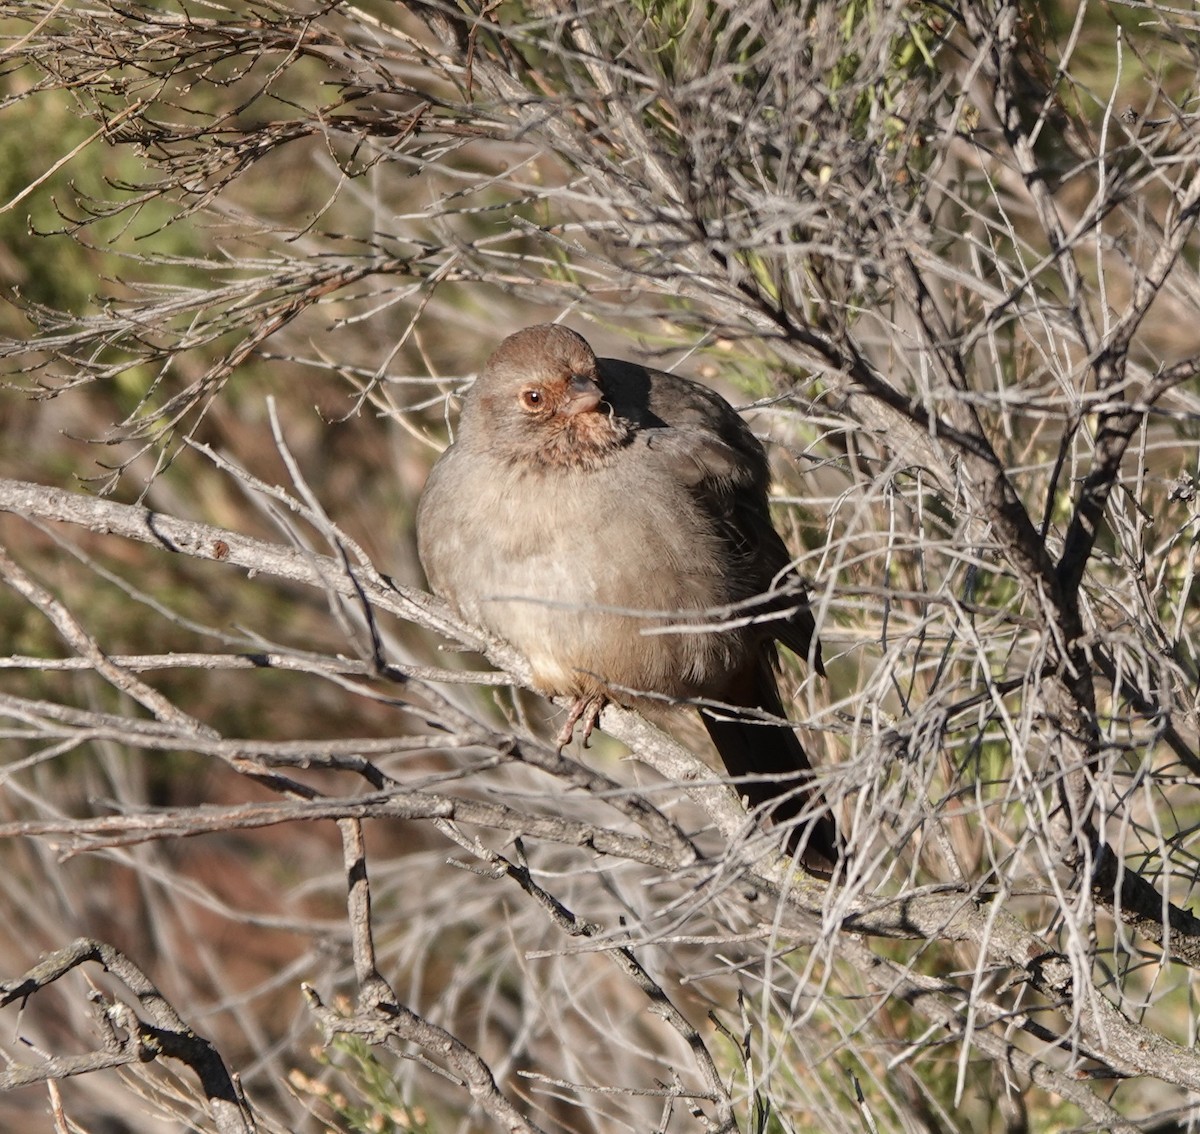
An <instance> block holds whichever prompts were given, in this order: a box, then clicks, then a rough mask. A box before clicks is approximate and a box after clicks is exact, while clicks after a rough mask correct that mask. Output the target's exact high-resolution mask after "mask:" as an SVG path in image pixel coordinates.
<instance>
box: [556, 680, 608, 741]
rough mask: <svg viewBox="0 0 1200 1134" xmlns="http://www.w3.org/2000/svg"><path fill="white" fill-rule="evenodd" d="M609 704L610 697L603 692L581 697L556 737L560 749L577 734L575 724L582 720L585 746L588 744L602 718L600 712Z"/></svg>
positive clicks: (572, 707)
mask: <svg viewBox="0 0 1200 1134" xmlns="http://www.w3.org/2000/svg"><path fill="white" fill-rule="evenodd" d="M607 704H608V698H607V697H605V696H604V694H603V693H593V694H591V696H588V697H579V698H578V699H577V700H576V701H575V704H573V705H572V706H571V711H570V712H569V713H568V714H567V720H566V723H565V724H564V725H563V726H562V728H561V729H560V730H559V733H558V735H557V736H556V737H555V738H554V740H555V743H556V744H557V745H558V750H559V751H560V752H561V751H562V750H563V749H564V748H566V746H567V745H568V744H570V743H571V740H572V739H573V738H574V736H575V726H576V725H577V724H579V722H580V721H582V722H583V737H582V740H583V746H584V748H586V747H587V746H588V740H589V738H590V737H591V735H592V729H594V728H595V727H596V721H597V720H599V719H600V714H601V713H602V712H603V711H604V706H605V705H607Z"/></svg>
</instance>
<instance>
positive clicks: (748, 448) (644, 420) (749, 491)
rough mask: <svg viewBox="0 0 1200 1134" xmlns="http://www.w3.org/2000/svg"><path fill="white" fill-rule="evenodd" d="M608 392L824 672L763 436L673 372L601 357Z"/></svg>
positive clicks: (779, 625)
mask: <svg viewBox="0 0 1200 1134" xmlns="http://www.w3.org/2000/svg"><path fill="white" fill-rule="evenodd" d="M600 363H601V375H602V382H603V385H604V389H605V392H606V395H607V396H608V398H609V400H610V403H611V404H612V406H613V408H614V410H615V411H616V412H617V413H618V414H621V415H622V416H624V417H626V418H628V419H629V420H630V421H632V422H633V424H634V425H635V426H636V427H637V428H636V432H635V434H634V435H633V439H632V443H633V444H640V445H645V446H647V448H649V449H650V450H651V451H652V452H654V453H655V454H656V457H657V462H656V463H657V464H658V467H659V468H660V469H662V470H663V471H664V472H665V473H666V474H667V475H669V476H671V477H672V478H674V479H675V480H676V481H677V482H678V483H680V484H682V485H685V486H686V487H687V488H689V489H690V490H691V491H692V493H693V494H694V495H695V497H696V499H697V500H698V501H699V502H700V503H701V504H703V506H704V507H705V508H706V509H707V510H708V511H709V512H710V514H711V515H712V516H713V518H714V519H715V520H716V521H717V523H718V525H719V526H720V528H721V531H722V532H723V534H724V537H725V541H726V544H727V546H728V547H729V549H730V555H731V569H732V570H733V571H734V572H735V573H736V575H737V576H738V578H739V580H740V582H741V585H740V586H739V587H738V588H737V590H739V591H741V592H742V593H741V594H740V595H739V597H742V598H747V599H749V598H751V597H753V596H755V595H760V594H761V595H764V596H765V597H764V600H763V602H762V604H761V607H755V608H754V613H762V614H763V615H768V616H770V615H773V616H774V617H772V618H770V619H769V621H768V622H766V623H764V626H766V627H767V631H768V633H769V634H770V636H772V637H774V638H776V639H778V640H779V641H780V642H782V643H783V644H784V645H785V646H787V647H788V649H790V650H792V652H793V653H796V654H798V655H799V656H800V657H803V658H805V659H809V660H811V663H812V665H813V666H814V668H815V669H816V670H817V672H818V673H824V672H825V670H824V666H823V664H822V661H821V647H820V644H819V643H818V642H817V641H816V640H815V635H816V623H815V621H814V619H813V615H812V611H811V609H810V608H809V606H808V599H807V593H806V591H805V588H804V583H803V580H802V579H801V578H800V576H799V575H798V574H797V573H796V572H795V571H794V570H793V569H792V568H791V561H792V560H791V555H790V554H789V552H788V550H787V546H786V545H785V544H784V542H783V540H782V539H781V538H780V536H779V533H778V532H777V531H776V530H775V527H774V525H773V524H772V523H771V513H770V508H769V506H768V502H767V490H768V487H769V485H770V475H771V474H770V466H769V465H768V462H767V454H766V451H765V450H764V449H763V447H762V444H761V442H760V441H759V440H758V438H757V437H755V436H754V434H753V433H752V432H751V431H750V427H749V426H748V425H747V424H746V423H745V421H744V420H743V419H742V417H741V415H740V414H738V413H737V411H736V410H735V409H734V408H733V407H732V406H731V405H730V404H729V403H728V402H727V401H725V399H724V398H722V397H721V396H720V395H719V394H717V393H715V392H714V391H712V390H710V389H708V387H707V386H702V385H700V384H699V383H698V382H692V381H690V380H689V379H687V378H681V377H679V376H678V375H675V374H666V373H663V372H662V371H657V370H650V369H648V368H646V367H641V366H635V365H634V364H633V363H628V362H621V361H619V360H616V359H601V360H600Z"/></svg>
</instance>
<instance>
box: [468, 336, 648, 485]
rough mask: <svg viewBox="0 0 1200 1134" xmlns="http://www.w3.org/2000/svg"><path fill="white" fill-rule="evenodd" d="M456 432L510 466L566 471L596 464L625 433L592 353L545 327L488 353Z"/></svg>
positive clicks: (625, 425)
mask: <svg viewBox="0 0 1200 1134" xmlns="http://www.w3.org/2000/svg"><path fill="white" fill-rule="evenodd" d="M461 429H462V430H463V431H464V432H467V431H470V432H475V433H478V434H480V435H485V436H487V438H488V439H489V442H490V445H491V447H492V448H493V450H494V451H498V452H499V453H500V455H501V456H504V457H507V458H508V459H510V460H512V461H514V462H529V463H533V464H537V465H542V466H560V467H571V468H592V467H595V466H596V465H598V464H601V463H603V461H604V460H605V458H606V456H607V455H608V454H610V453H612V452H613V450H615V449H617V448H619V447H620V446H621V445H622V444H624V442H625V440H626V439H627V438H628V436H629V432H630V426H629V423H628V422H626V421H624V420H623V419H622V418H620V417H619V416H618V415H617V413H616V412H615V410H614V409H613V407H612V406H611V405H610V404H609V403H608V402H607V401H606V400H605V393H604V386H603V379H602V377H601V373H600V369H599V367H598V365H597V362H596V356H595V354H594V353H593V352H592V348H591V347H590V346H588V344H587V342H586V340H585V339H583V338H582V337H581V336H580V335H577V334H576V333H575V332H574V331H572V330H569V329H568V328H566V327H560V326H557V325H556V324H549V323H544V324H541V325H539V326H536V327H526V328H525V329H524V330H523V331H518V332H517V333H516V334H514V335H510V336H509V337H508V338H507V339H505V340H504V342H502V343H501V344H500V346H499V347H497V348H496V350H495V352H494V353H493V354H492V356H491V357H490V358H489V359H488V360H487V363H486V364H485V365H484V367H483V369H482V370H481V371H480V372H479V376H478V377H477V378H476V379H475V383H474V385H473V386H472V387H471V389H470V390H469V391H468V392H467V396H466V402H465V404H464V406H463V416H462V423H461Z"/></svg>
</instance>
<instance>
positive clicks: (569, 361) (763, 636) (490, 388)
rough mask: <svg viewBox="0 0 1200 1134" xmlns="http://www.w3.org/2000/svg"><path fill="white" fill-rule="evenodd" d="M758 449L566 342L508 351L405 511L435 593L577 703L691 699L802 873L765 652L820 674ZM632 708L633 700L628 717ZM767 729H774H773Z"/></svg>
mask: <svg viewBox="0 0 1200 1134" xmlns="http://www.w3.org/2000/svg"><path fill="white" fill-rule="evenodd" d="M768 481H769V470H768V465H767V457H766V454H765V452H764V451H763V447H762V445H761V444H760V443H759V442H758V440H757V439H756V438H755V436H754V435H753V434H752V433H751V432H750V430H749V428H748V427H747V426H746V424H745V422H744V421H743V420H742V419H741V417H739V416H738V414H737V412H736V411H735V410H734V409H733V407H732V406H730V405H729V403H728V402H726V401H725V400H724V399H723V398H722V397H720V395H718V394H716V393H714V392H713V391H712V390H709V389H708V388H706V387H704V386H701V385H699V384H698V383H696V382H691V381H689V380H687V379H686V378H680V377H677V376H676V375H673V374H666V373H663V372H662V371H658V370H651V369H649V368H648V367H644V366H638V365H636V364H635V363H632V362H622V361H620V360H618V359H612V358H601V359H597V358H596V356H595V354H594V353H593V352H592V349H591V347H590V346H588V344H587V342H586V341H585V340H584V339H583V338H582V337H581V336H579V335H577V334H576V333H575V332H574V331H571V330H568V329H567V328H566V327H560V326H557V325H552V324H546V325H542V326H536V327H528V328H526V329H525V330H523V331H518V332H517V333H516V334H514V335H511V336H510V337H509V338H507V339H505V340H504V342H503V343H501V344H500V346H499V347H498V348H497V350H496V351H495V353H494V354H493V355H492V356H491V358H489V359H488V360H487V363H486V365H485V366H484V368H483V370H482V371H481V372H480V373H479V376H478V377H477V378H476V380H475V382H474V384H473V385H472V386H471V387H470V389H469V390H468V391H467V393H466V395H465V398H464V401H463V409H462V417H461V419H460V421H459V425H458V430H457V435H456V436H455V438H454V442H453V444H451V445H450V447H449V448H448V449H446V451H445V452H444V453H443V454H442V456H441V458H440V459H439V460H438V462H437V464H436V465H435V466H434V468H433V471H432V472H431V473H430V476H429V480H428V483H427V484H426V485H425V490H424V493H423V495H422V497H421V502H420V506H419V508H418V510H417V541H418V549H419V552H420V557H421V563H422V565H423V566H424V568H425V574H426V576H427V577H428V579H429V584H430V586H431V587H432V588H433V590H434V591H435V592H436V593H437V594H439V595H441V596H442V597H443V598H444V599H446V601H447V602H449V603H450V605H451V606H453V607H454V608H456V609H457V611H458V612H459V613H460V614H461V615H462V616H463V618H464V619H466V620H467V621H468V622H472V623H475V624H477V625H479V626H483V627H486V628H487V629H489V630H491V631H492V632H493V633H494V634H495V635H497V636H498V637H500V638H502V639H504V640H506V641H507V642H509V643H511V644H512V645H513V646H514V647H516V649H517V650H519V651H520V652H521V653H522V654H523V655H524V656H525V658H526V659H528V662H529V666H530V669H531V670H532V673H533V680H534V683H535V685H536V686H537V688H538V689H539V690H540V691H542V692H543V693H545V694H547V695H549V696H566V697H572V698H574V699H575V708H574V710H573V711H572V713H571V717H570V719H569V720H568V723H567V726H566V728H565V730H564V732H563V734H562V735H561V736H560V741H561V742H562V743H565V742H567V741H568V740H570V738H571V735H572V732H573V729H574V727H575V725H576V723H577V722H578V721H579V720H580V719H581V718H582V719H583V720H584V722H585V724H584V728H585V737H586V734H587V733H588V732H590V731H591V726H592V724H593V723H594V721H595V719H596V716H597V715H598V713H599V711H600V709H601V708H602V707H603V705H604V702H605V701H606V700H608V699H612V700H614V701H617V702H619V703H622V704H625V705H628V706H632V707H637V706H638V694H639V693H641V694H651V695H658V696H659V697H660V698H663V697H666V698H679V699H701V700H703V701H704V702H706V703H708V704H707V705H706V706H705V707H702V708H701V718H702V720H703V722H704V725H705V728H706V729H707V730H708V733H709V735H710V736H711V737H712V740H713V742H714V744H715V746H716V748H717V751H718V753H719V754H720V756H721V759H722V760H723V761H724V763H725V767H726V768H727V769H728V770H729V772H730V773H731V774H732V775H733V776H735V777H749V778H747V779H745V780H744V781H742V782H739V783H738V784H737V790H738V791H739V793H741V794H742V795H744V796H746V797H748V799H749V800H750V802H751V803H752V804H754V805H764V804H769V805H770V814H771V815H772V817H773V818H774V819H775V821H776V822H781V821H786V820H790V819H795V818H796V817H797V816H799V815H801V813H806V814H807V815H808V816H811V815H813V813H814V811H816V812H818V814H817V815H816V817H815V818H809V819H807V820H806V823H805V824H804V825H800V826H795V827H793V828H792V830H791V832H790V835H789V846H790V847H791V848H792V849H795V848H796V847H797V846H804V847H805V848H806V850H805V855H806V858H808V859H810V860H811V859H812V858H813V857H814V856H815V857H816V858H817V859H818V860H819V859H820V858H824V859H826V860H828V861H829V862H832V861H834V860H836V857H837V844H838V839H837V831H836V828H835V826H834V823H833V819H832V817H831V816H830V815H829V813H828V811H821V809H820V807H819V806H816V807H814V802H813V799H812V796H811V792H810V790H809V788H808V787H807V786H806V785H808V784H809V783H810V780H811V765H810V764H809V761H808V758H807V756H806V755H805V753H804V749H803V748H802V747H801V745H800V742H799V740H798V739H797V738H796V735H795V733H794V732H793V731H792V730H791V728H789V727H786V725H784V724H782V723H779V721H780V720H781V719H782V718H784V717H785V714H784V710H783V705H782V703H781V702H780V697H779V689H778V686H777V683H776V670H777V668H778V655H777V653H776V647H775V643H776V641H779V642H782V643H783V644H785V645H786V646H788V647H789V648H790V649H791V650H793V651H794V652H795V653H797V654H798V655H800V656H801V657H803V658H806V659H808V662H809V664H810V665H812V666H814V667H815V668H816V670H817V671H818V672H819V673H824V667H823V666H822V663H821V648H820V645H819V644H818V642H817V641H816V639H815V631H816V627H815V623H814V621H813V616H812V612H811V610H810V609H809V606H808V602H807V598H806V596H805V592H804V588H803V585H802V583H801V582H800V580H799V578H798V576H797V575H796V574H795V573H794V572H793V571H792V569H791V567H790V562H791V557H790V556H789V554H788V551H787V548H786V547H785V546H784V543H783V540H782V539H781V538H780V537H779V534H778V532H776V531H775V528H774V527H773V526H772V524H771V518H770V514H769V511H768V507H767V489H768ZM643 703H644V699H643ZM770 718H775V719H776V723H774V724H772V723H770Z"/></svg>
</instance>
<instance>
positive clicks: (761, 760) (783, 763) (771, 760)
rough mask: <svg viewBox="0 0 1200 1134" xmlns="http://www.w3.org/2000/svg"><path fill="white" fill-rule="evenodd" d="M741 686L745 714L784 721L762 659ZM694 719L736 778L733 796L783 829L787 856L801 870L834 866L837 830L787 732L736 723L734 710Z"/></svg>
mask: <svg viewBox="0 0 1200 1134" xmlns="http://www.w3.org/2000/svg"><path fill="white" fill-rule="evenodd" d="M747 684H748V686H749V688H747V689H746V690H745V695H744V696H742V697H739V698H738V700H739V702H741V703H744V707H745V708H748V709H757V710H759V711H760V712H762V713H766V714H769V715H771V716H773V717H779V718H786V714H785V713H784V711H783V705H782V703H781V702H780V700H779V691H778V687H777V686H776V684H775V675H774V673H773V672H772V671H771V667H770V663H769V661H767V660H765V659H764V662H763V664H762V665H761V668H760V671H759V672H757V673H755V674H754V675H753V681H752V682H748V683H747ZM700 719H701V720H703V721H704V727H705V728H706V729H707V730H708V735H709V736H710V737H711V738H712V742H713V744H715V745H716V748H717V752H718V753H719V754H720V757H721V759H722V761H723V762H724V764H725V767H726V769H727V770H728V772H729V774H730V775H731V776H734V777H738V778H739V779H738V782H737V783H736V784H735V785H734V786H735V788H736V790H737V791H738V793H739V794H740V795H743V796H745V797H746V798H747V799H748V800H749V801H750V805H751V806H752V807H760V806H761V807H764V809H765V811H766V814H768V815H769V816H770V817H771V819H772V820H773V821H774V822H775V823H776V824H778V825H781V824H784V823H787V824H789V829H788V839H787V847H788V850H789V851H790V852H791V853H793V854H795V853H796V852H797V851H799V853H800V858H801V861H802V862H804V863H805V865H807V866H815V867H824V868H827V867H829V866H832V865H833V864H834V863H836V862H837V860H838V849H839V840H838V832H837V824H836V823H835V822H834V820H833V816H832V814H830V812H829V809H828V807H827V806H826V805H825V803H824V801H823V800H822V799H821V797H820V796H819V795H818V794H817V793H816V791H815V790H814V788H813V784H812V780H813V776H812V770H813V769H812V764H811V763H809V759H808V756H807V755H806V753H805V751H804V748H803V747H802V746H801V744H800V741H799V739H797V737H796V734H795V733H794V732H793V731H792V729H790V728H788V727H787V726H785V725H773V724H770V723H768V722H765V721H763V720H761V719H756V718H754V717H750V716H746V717H742V718H740V719H739V718H738V716H737V712H736V709H730V710H726V711H722V710H717V709H712V710H708V709H705V710H702V711H701V713H700ZM743 776H744V777H747V778H746V779H744V780H743V779H741V778H740V777H743ZM822 860H824V861H822Z"/></svg>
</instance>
